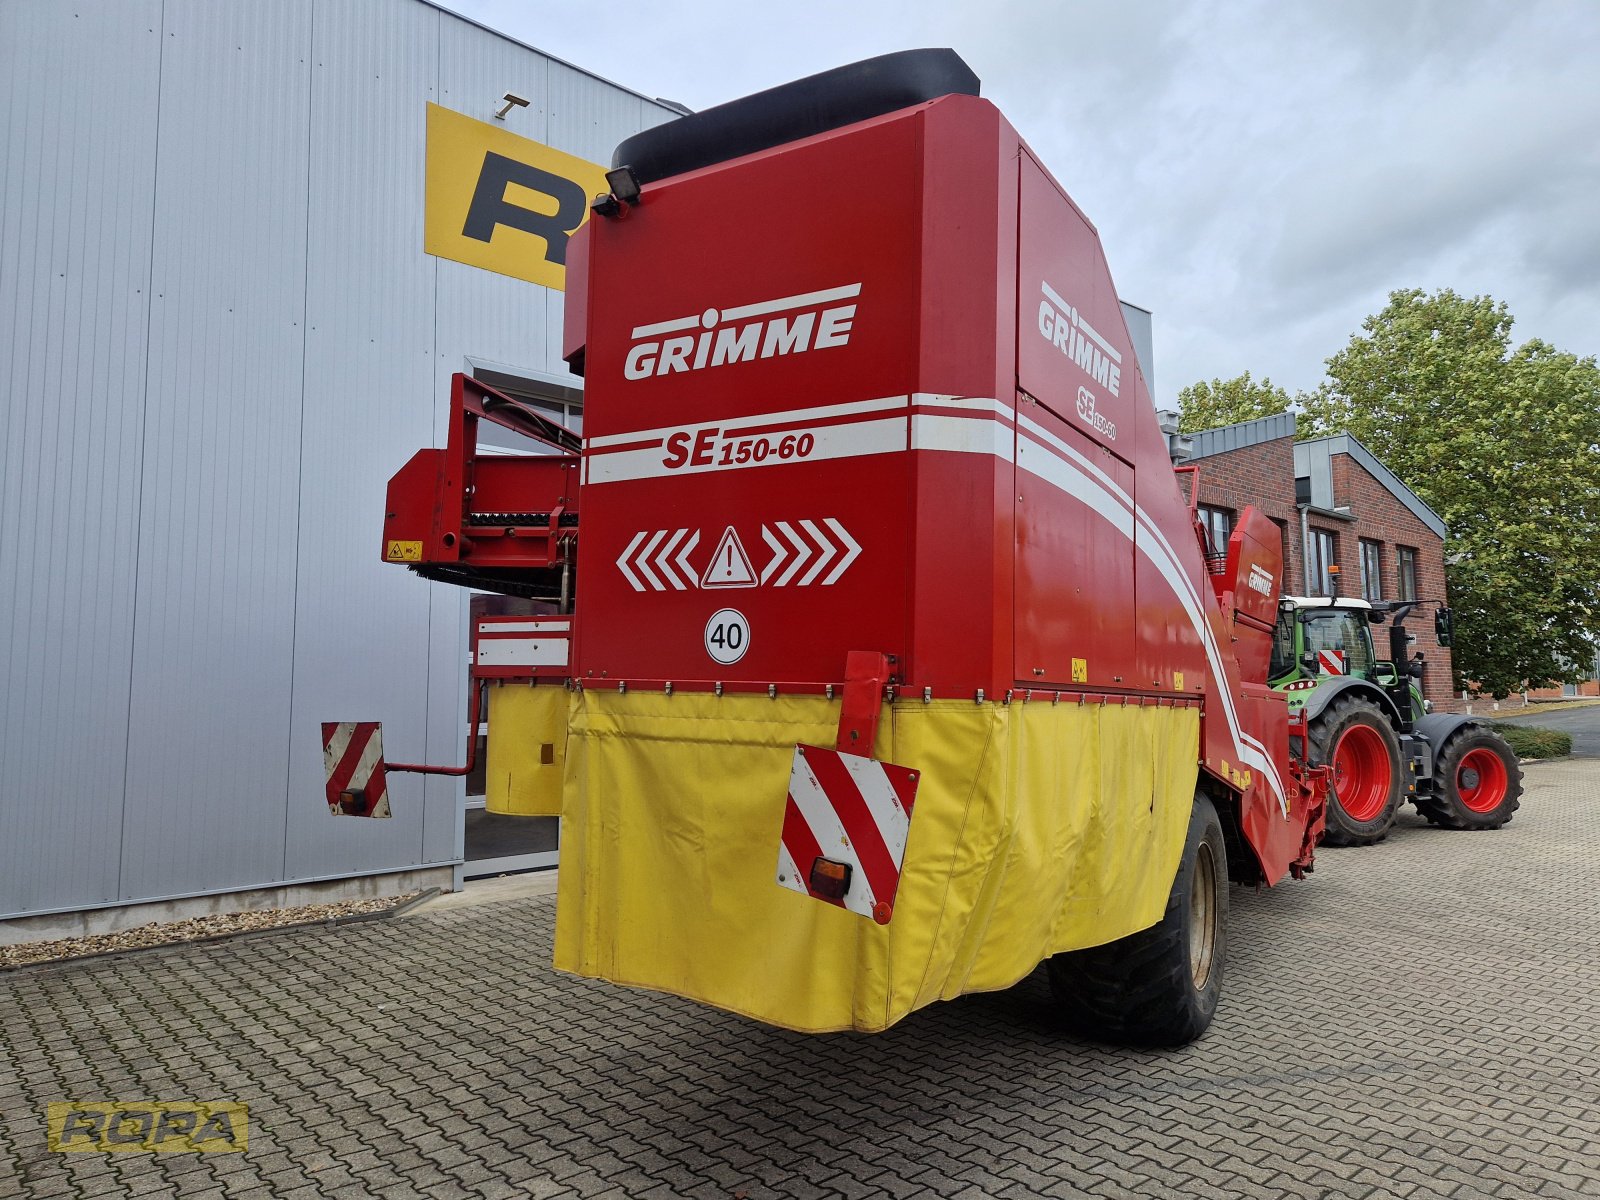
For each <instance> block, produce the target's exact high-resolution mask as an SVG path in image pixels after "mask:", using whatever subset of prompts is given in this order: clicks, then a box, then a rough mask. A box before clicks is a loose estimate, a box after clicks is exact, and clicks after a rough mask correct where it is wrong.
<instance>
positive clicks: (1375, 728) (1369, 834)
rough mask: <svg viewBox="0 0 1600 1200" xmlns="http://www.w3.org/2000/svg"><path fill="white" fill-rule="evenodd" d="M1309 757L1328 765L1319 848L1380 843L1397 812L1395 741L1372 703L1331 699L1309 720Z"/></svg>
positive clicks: (1397, 748) (1397, 744)
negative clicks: (1324, 822) (1329, 775)
mask: <svg viewBox="0 0 1600 1200" xmlns="http://www.w3.org/2000/svg"><path fill="white" fill-rule="evenodd" d="M1309 734H1310V741H1311V761H1312V762H1313V763H1317V764H1321V763H1327V764H1329V765H1330V766H1331V767H1332V768H1333V787H1332V788H1331V789H1330V791H1329V793H1328V816H1327V824H1328V828H1327V832H1326V833H1325V834H1323V837H1322V844H1323V845H1325V846H1367V845H1371V844H1372V843H1373V842H1376V841H1381V840H1382V839H1383V837H1384V836H1385V835H1386V834H1387V833H1388V832H1389V826H1391V825H1393V824H1394V818H1395V814H1396V813H1397V812H1399V811H1400V779H1401V776H1400V739H1399V737H1398V736H1397V735H1396V734H1395V731H1394V729H1393V727H1392V726H1390V724H1389V719H1388V718H1387V717H1386V716H1384V714H1383V711H1382V710H1381V709H1380V708H1379V707H1378V706H1377V705H1376V704H1374V703H1373V702H1372V701H1370V700H1365V699H1362V698H1361V697H1359V696H1344V697H1341V698H1339V699H1337V700H1335V701H1334V702H1333V703H1332V704H1330V705H1328V707H1327V708H1325V709H1323V710H1322V713H1321V714H1320V715H1319V716H1318V717H1317V718H1316V719H1315V720H1313V721H1312V722H1311V728H1310V730H1309Z"/></svg>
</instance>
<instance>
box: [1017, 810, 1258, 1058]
mask: <svg viewBox="0 0 1600 1200" xmlns="http://www.w3.org/2000/svg"><path fill="white" fill-rule="evenodd" d="M1227 929H1228V850H1227V846H1226V845H1225V844H1224V842H1223V836H1222V822H1220V821H1219V820H1218V819H1217V810H1216V809H1215V808H1213V807H1212V805H1211V801H1210V800H1209V799H1207V798H1206V797H1205V796H1203V795H1197V796H1196V797H1195V799H1194V811H1193V812H1192V813H1190V815H1189V833H1188V837H1187V838H1186V839H1185V841H1184V846H1183V861H1182V862H1181V863H1179V865H1178V874H1177V877H1176V878H1174V879H1173V881H1172V891H1171V893H1170V895H1169V896H1168V898H1167V909H1166V912H1165V914H1164V915H1163V916H1162V918H1161V920H1160V922H1159V923H1158V924H1156V925H1153V926H1151V927H1150V928H1149V929H1144V930H1141V931H1140V932H1138V933H1135V934H1132V935H1130V936H1128V937H1125V938H1120V939H1118V940H1117V941H1115V942H1109V943H1107V944H1106V945H1104V946H1092V947H1090V948H1089V949H1087V950H1073V951H1069V952H1068V953H1066V954H1057V955H1056V956H1055V957H1054V958H1052V959H1050V961H1049V964H1048V970H1049V973H1050V989H1051V991H1052V992H1054V993H1055V998H1056V1003H1057V1005H1058V1007H1059V1010H1060V1012H1061V1014H1062V1016H1063V1017H1064V1018H1065V1020H1066V1022H1067V1024H1068V1025H1069V1026H1070V1027H1071V1028H1072V1029H1073V1030H1074V1031H1075V1032H1077V1033H1080V1034H1083V1035H1084V1036H1087V1037H1090V1038H1094V1039H1095V1040H1097V1041H1106V1042H1118V1043H1122V1044H1125V1045H1142V1046H1182V1045H1185V1044H1187V1043H1189V1042H1192V1041H1194V1040H1195V1039H1196V1038H1198V1037H1199V1036H1200V1035H1201V1034H1203V1033H1204V1032H1205V1031H1206V1029H1207V1028H1208V1027H1209V1026H1210V1024H1211V1018H1212V1016H1213V1015H1214V1014H1215V1013H1216V1011H1217V998H1218V997H1219V996H1220V995H1221V994H1222V965H1223V960H1224V959H1225V958H1226V957H1227V948H1228V939H1227Z"/></svg>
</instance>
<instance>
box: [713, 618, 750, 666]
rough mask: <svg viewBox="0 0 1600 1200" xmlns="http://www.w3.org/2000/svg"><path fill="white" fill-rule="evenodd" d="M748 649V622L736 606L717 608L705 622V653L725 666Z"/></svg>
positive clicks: (737, 659)
mask: <svg viewBox="0 0 1600 1200" xmlns="http://www.w3.org/2000/svg"><path fill="white" fill-rule="evenodd" d="M748 649H750V622H749V621H747V620H746V619H745V615H744V614H743V613H742V612H740V611H739V610H738V609H736V608H719V609H718V610H717V611H716V612H714V613H712V614H711V619H710V620H709V621H707V622H706V653H707V654H709V655H710V656H711V657H712V659H713V660H714V661H716V662H719V663H721V664H722V665H723V666H727V665H728V664H729V663H736V662H738V661H739V660H740V659H741V658H743V657H744V654H745V651H746V650H748Z"/></svg>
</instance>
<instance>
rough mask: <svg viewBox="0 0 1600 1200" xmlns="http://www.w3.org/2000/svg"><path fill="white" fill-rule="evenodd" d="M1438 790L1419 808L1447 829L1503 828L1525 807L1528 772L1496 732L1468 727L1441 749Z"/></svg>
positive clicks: (1436, 780) (1435, 774) (1436, 762)
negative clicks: (1525, 774) (1524, 781)
mask: <svg viewBox="0 0 1600 1200" xmlns="http://www.w3.org/2000/svg"><path fill="white" fill-rule="evenodd" d="M1433 786H1434V792H1433V794H1432V795H1429V796H1418V797H1417V798H1416V801H1415V804H1416V806H1417V809H1418V811H1419V812H1421V813H1422V815H1423V816H1425V817H1427V818H1428V820H1429V821H1430V822H1432V823H1433V824H1435V825H1438V826H1441V827H1443V828H1445V829H1499V828H1500V827H1501V826H1502V825H1504V824H1505V823H1506V822H1507V821H1509V820H1511V816H1512V814H1513V813H1515V812H1516V811H1517V809H1518V808H1520V807H1521V806H1522V768H1521V766H1520V765H1519V764H1518V762H1517V756H1516V755H1515V754H1514V753H1512V750H1511V747H1510V746H1509V745H1507V744H1506V740H1505V738H1503V737H1501V736H1500V735H1499V734H1498V733H1496V732H1495V731H1494V730H1492V729H1488V728H1485V727H1484V726H1482V725H1466V726H1463V727H1462V728H1461V729H1459V730H1457V731H1456V732H1455V733H1454V734H1452V735H1451V736H1450V738H1449V739H1448V740H1447V741H1446V742H1445V744H1444V745H1443V746H1442V747H1441V748H1440V750H1439V756H1438V757H1437V758H1436V759H1434V763H1433Z"/></svg>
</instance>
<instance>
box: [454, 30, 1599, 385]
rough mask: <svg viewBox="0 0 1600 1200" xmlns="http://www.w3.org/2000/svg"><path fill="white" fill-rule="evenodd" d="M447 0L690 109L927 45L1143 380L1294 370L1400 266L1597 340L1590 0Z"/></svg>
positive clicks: (1414, 280)
mask: <svg viewBox="0 0 1600 1200" xmlns="http://www.w3.org/2000/svg"><path fill="white" fill-rule="evenodd" d="M446 2H447V3H448V4H449V6H450V7H453V8H455V9H456V10H457V11H459V12H462V13H464V14H465V15H467V16H470V17H473V18H474V19H476V20H479V21H482V22H484V23H485V24H487V25H490V26H492V27H494V28H496V29H500V30H502V31H504V32H506V33H509V34H511V35H512V36H514V37H517V38H520V39H521V40H523V41H526V42H529V43H531V44H533V45H535V46H537V47H539V48H540V49H541V50H545V51H547V52H549V53H551V54H554V55H556V56H557V57H560V58H564V59H566V60H568V61H569V62H572V63H574V64H576V65H578V66H581V67H584V68H586V69H588V70H591V71H594V72H596V73H597V74H600V75H603V76H606V77H608V78H610V79H613V80H615V81H616V82H618V83H622V84H625V85H626V86H628V87H632V88H634V89H636V90H638V91H641V92H644V93H646V94H647V95H652V96H666V97H670V98H671V99H674V100H679V101H681V102H683V103H684V104H687V105H689V106H690V107H691V108H696V109H699V108H706V107H709V106H711V105H713V104H717V103H720V102H722V101H724V100H729V99H732V98H734V97H737V96H741V95H744V94H746V93H748V92H752V91H758V90H760V89H762V88H765V87H770V86H772V85H773V84H777V83H782V82H785V81H787V80H790V79H795V78H798V77H800V76H803V75H808V74H811V73H813V72H815V71H820V70H824V69H826V68H828V67H833V66H838V65H840V64H842V63H846V62H851V61H854V60H856V59H859V58H866V57H869V56H871V55H873V54H881V53H884V52H887V51H890V50H901V49H907V48H910V47H915V46H952V47H954V48H955V49H956V50H957V51H958V52H959V53H960V54H961V55H962V56H963V57H964V58H965V59H966V60H967V62H968V63H969V64H971V66H972V67H973V69H974V70H975V71H976V72H977V73H978V75H979V77H980V78H981V79H982V80H983V94H984V95H985V96H987V97H988V98H989V99H991V100H993V101H994V102H995V103H996V104H997V105H998V106H999V107H1000V109H1001V111H1002V112H1004V113H1005V114H1006V115H1007V116H1008V117H1009V118H1010V119H1011V121H1012V122H1013V123H1014V124H1015V125H1016V126H1017V127H1018V129H1019V130H1020V131H1021V132H1022V135H1023V136H1024V137H1025V138H1027V139H1028V141H1029V142H1030V143H1031V144H1032V146H1033V147H1034V149H1035V150H1036V151H1038V153H1039V154H1040V156H1041V157H1042V158H1043V159H1044V161H1045V162H1046V163H1047V164H1048V165H1049V166H1050V168H1051V169H1052V171H1053V172H1054V173H1055V175H1056V177H1057V178H1058V179H1060V180H1061V182H1062V184H1063V185H1064V186H1065V187H1066V188H1067V190H1068V191H1069V192H1071V193H1072V195H1073V197H1074V199H1076V200H1077V201H1078V203H1079V205H1080V206H1081V207H1082V208H1083V209H1084V211H1086V212H1087V213H1088V214H1089V216H1090V218H1091V219H1092V220H1094V221H1095V223H1096V224H1097V225H1098V226H1099V228H1100V234H1101V237H1102V238H1103V240H1104V242H1105V246H1106V253H1107V256H1108V258H1109V259H1110V262H1111V269H1112V272H1113V274H1114V276H1115V278H1116V281H1117V287H1118V291H1119V292H1120V293H1121V294H1122V296H1123V298H1124V299H1126V300H1130V301H1132V302H1133V303H1135V304H1140V305H1142V306H1144V307H1146V308H1149V309H1152V310H1153V311H1154V313H1155V322H1156V324H1155V340H1156V391H1157V398H1158V401H1160V402H1162V403H1166V402H1169V401H1170V400H1171V398H1172V397H1173V395H1174V394H1175V393H1176V391H1177V389H1178V388H1180V387H1182V386H1183V385H1184V384H1186V383H1189V382H1192V381H1194V380H1196V379H1209V378H1212V377H1216V376H1221V377H1227V376H1232V375H1236V374H1238V373H1239V372H1241V371H1244V370H1246V369H1248V370H1250V371H1251V372H1253V373H1254V374H1255V375H1256V376H1257V377H1258V378H1259V377H1260V376H1262V375H1268V376H1271V378H1272V379H1273V381H1274V382H1276V383H1280V384H1282V385H1284V386H1285V387H1288V388H1289V389H1290V390H1291V391H1293V390H1295V389H1310V388H1312V387H1315V386H1316V384H1317V383H1318V382H1319V381H1320V380H1321V378H1322V374H1323V360H1324V359H1326V358H1327V357H1328V356H1329V355H1330V354H1332V353H1333V352H1334V351H1336V350H1337V349H1339V348H1340V347H1341V346H1343V345H1344V344H1345V342H1346V341H1348V339H1349V337H1350V335H1351V334H1352V333H1353V332H1355V331H1356V330H1357V329H1358V328H1359V326H1360V323H1361V321H1362V320H1363V319H1364V318H1365V317H1366V316H1367V315H1368V314H1370V313H1373V312H1376V311H1377V310H1378V309H1380V308H1381V307H1382V306H1383V304H1384V302H1385V299H1386V297H1387V295H1388V293H1389V292H1390V291H1391V290H1393V289H1395V288H1402V287H1421V288H1424V289H1429V290H1431V289H1434V288H1438V287H1452V288H1454V289H1456V290H1457V291H1458V292H1463V293H1484V292H1487V293H1488V294H1490V295H1493V296H1494V297H1495V298H1496V299H1500V300H1504V301H1506V302H1507V303H1508V304H1509V305H1510V306H1511V311H1512V312H1513V313H1514V314H1515V316H1516V318H1517V325H1516V328H1515V330H1514V331H1513V332H1514V336H1515V337H1516V338H1517V339H1518V340H1519V341H1520V340H1525V339H1527V338H1530V337H1542V338H1544V339H1546V340H1547V341H1551V342H1554V343H1555V344H1556V345H1557V346H1558V347H1560V348H1562V349H1564V350H1571V351H1574V352H1576V353H1579V354H1584V355H1590V354H1595V353H1597V352H1600V4H1597V3H1591V2H1590V0H1565V2H1556V3H1537V2H1535V3H1529V2H1516V3H1513V2H1511V0H1503V2H1489V0H1416V2H1410V3H1408V2H1405V0H1341V2H1338V3H1327V2H1325V3H1311V2H1309V0H1300V2H1296V3H1287V2H1283V0H1279V2H1277V3H1269V2H1260V3H1246V2H1235V3H1228V4H1222V3H1178V2H1177V0H1169V2H1160V3H1158V2H1155V0H1137V2H1134V0H1122V2H1118V0H1081V2H1078V3H1050V2H1048V0H987V2H986V3H978V2H977V0H966V2H965V3H961V2H954V0H920V2H918V3H901V2H898V0H896V2H892V3H890V2H876V3H875V2H873V0H852V2H848V3H845V2H840V0H808V2H806V3H796V2H793V0H772V2H769V3H766V4H753V3H751V2H750V0H699V2H697V3H695V4H693V5H687V4H679V5H674V4H671V3H660V2H658V3H653V4H645V3H639V2H638V0H607V2H606V3H604V4H599V5H591V6H580V7H577V8H574V7H573V6H571V5H570V4H563V5H559V6H557V5H553V4H545V3H531V4H530V3H526V2H519V0H446ZM688 14H693V15H692V16H691V15H688Z"/></svg>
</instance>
